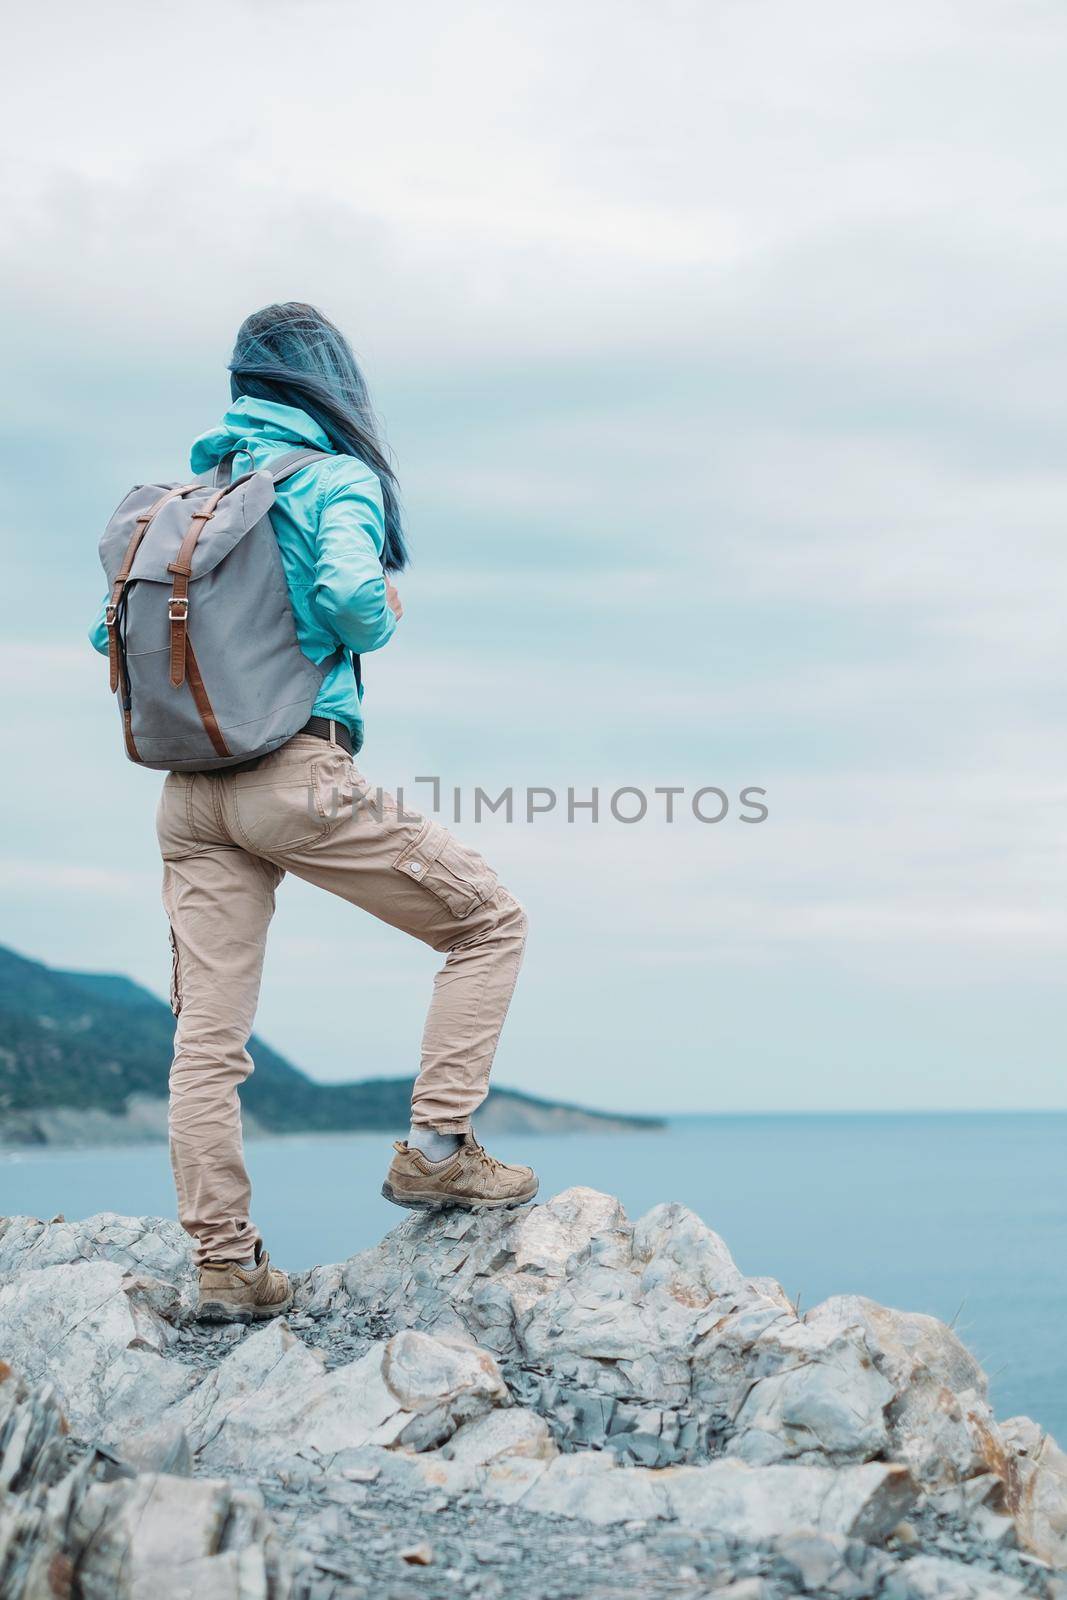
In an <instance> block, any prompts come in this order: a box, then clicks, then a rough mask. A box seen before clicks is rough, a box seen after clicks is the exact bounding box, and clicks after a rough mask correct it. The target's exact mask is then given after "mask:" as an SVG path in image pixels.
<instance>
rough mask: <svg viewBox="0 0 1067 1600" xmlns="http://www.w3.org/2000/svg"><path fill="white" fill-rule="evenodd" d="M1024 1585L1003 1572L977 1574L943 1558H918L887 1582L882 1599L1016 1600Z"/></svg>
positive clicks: (979, 1572)
mask: <svg viewBox="0 0 1067 1600" xmlns="http://www.w3.org/2000/svg"><path fill="white" fill-rule="evenodd" d="M1023 1593H1024V1589H1023V1585H1022V1584H1021V1583H1020V1582H1019V1581H1018V1580H1017V1579H1015V1578H1009V1577H1005V1576H1004V1574H1003V1573H999V1572H987V1571H985V1570H983V1569H979V1570H977V1571H975V1570H973V1569H971V1568H969V1567H966V1566H963V1565H961V1563H960V1562H958V1561H950V1560H948V1559H946V1558H945V1557H944V1556H925V1555H924V1556H915V1557H914V1559H913V1560H911V1561H908V1562H906V1563H905V1564H904V1566H902V1567H900V1568H899V1569H898V1571H896V1572H894V1573H893V1574H892V1575H891V1576H890V1577H889V1578H888V1579H887V1581H886V1583H885V1587H884V1588H883V1590H882V1596H883V1600H1016V1597H1017V1596H1019V1595H1021V1594H1023Z"/></svg>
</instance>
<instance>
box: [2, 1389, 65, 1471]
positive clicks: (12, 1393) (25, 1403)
mask: <svg viewBox="0 0 1067 1600" xmlns="http://www.w3.org/2000/svg"><path fill="white" fill-rule="evenodd" d="M66 1435H67V1421H66V1418H65V1417H64V1415H63V1413H62V1411H61V1410H60V1408H59V1405H58V1402H57V1400H56V1396H55V1391H54V1390H53V1389H52V1388H51V1387H50V1386H49V1385H45V1386H44V1387H43V1388H39V1389H35V1390H31V1389H30V1388H29V1387H28V1385H27V1384H25V1383H24V1382H23V1381H22V1379H21V1378H20V1377H18V1376H17V1375H16V1374H15V1373H13V1372H12V1371H11V1368H10V1367H9V1366H8V1365H7V1364H6V1362H3V1361H0V1493H8V1494H18V1493H21V1492H22V1491H23V1490H26V1489H29V1488H32V1487H34V1486H35V1485H38V1484H46V1485H47V1484H51V1483H54V1482H55V1480H56V1478H57V1477H59V1476H60V1474H61V1472H62V1471H63V1468H64V1464H65V1450H64V1441H65V1439H66Z"/></svg>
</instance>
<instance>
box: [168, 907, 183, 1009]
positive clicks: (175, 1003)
mask: <svg viewBox="0 0 1067 1600" xmlns="http://www.w3.org/2000/svg"><path fill="white" fill-rule="evenodd" d="M170 1009H171V1010H172V1011H173V1012H174V1015H175V1016H178V1015H179V1014H180V1012H181V1009H182V968H181V961H180V960H179V957H178V941H177V939H176V938H175V937H174V929H173V928H171V930H170Z"/></svg>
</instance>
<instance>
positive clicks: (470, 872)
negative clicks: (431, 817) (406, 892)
mask: <svg viewBox="0 0 1067 1600" xmlns="http://www.w3.org/2000/svg"><path fill="white" fill-rule="evenodd" d="M393 867H394V869H395V870H396V871H397V872H403V873H404V874H405V875H406V876H407V877H409V878H411V879H412V881H413V882H415V883H421V884H424V885H425V887H426V888H427V889H429V890H430V892H431V894H435V895H436V896H437V898H438V899H439V900H442V901H443V902H444V903H445V905H446V906H448V908H449V910H450V911H451V912H452V913H453V914H454V915H455V916H457V917H468V916H470V914H471V912H472V911H473V910H474V909H475V907H476V906H480V905H484V904H485V902H486V901H487V900H488V899H489V898H490V896H491V895H492V894H493V893H494V891H495V889H496V883H497V879H496V873H495V872H493V870H492V869H491V868H490V867H488V866H487V865H486V863H485V862H484V861H483V860H482V858H481V856H480V855H479V854H478V852H477V850H471V849H470V848H469V847H468V846H467V845H464V844H460V842H459V840H458V839H453V837H452V835H451V834H450V833H449V832H448V829H447V828H443V827H442V826H441V824H440V823H439V822H433V821H430V822H427V823H426V824H425V826H424V827H423V828H422V830H421V832H420V833H419V834H418V835H417V837H416V838H415V840H414V841H413V843H412V844H410V845H408V847H407V849H406V850H402V851H401V853H400V854H399V855H398V856H397V858H396V860H395V861H394V862H393Z"/></svg>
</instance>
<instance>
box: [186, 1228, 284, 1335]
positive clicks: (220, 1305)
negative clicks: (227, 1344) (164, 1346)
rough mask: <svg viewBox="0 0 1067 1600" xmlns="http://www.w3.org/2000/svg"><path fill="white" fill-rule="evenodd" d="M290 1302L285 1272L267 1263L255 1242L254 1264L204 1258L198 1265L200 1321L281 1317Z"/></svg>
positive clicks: (255, 1319)
mask: <svg viewBox="0 0 1067 1600" xmlns="http://www.w3.org/2000/svg"><path fill="white" fill-rule="evenodd" d="M292 1303H293V1291H292V1288H291V1287H290V1284H289V1279H288V1277H287V1275H286V1274H285V1273H284V1272H279V1271H278V1270H277V1269H276V1268H275V1267H272V1266H271V1264H270V1256H268V1254H267V1252H266V1251H265V1250H264V1248H263V1246H262V1245H261V1244H257V1245H256V1264H255V1266H254V1267H242V1266H241V1265H240V1264H239V1263H238V1262H236V1261H205V1262H204V1265H203V1266H202V1267H201V1268H200V1299H199V1301H198V1303H197V1307H196V1315H197V1318H198V1319H199V1321H201V1322H262V1321H265V1320H266V1319H267V1318H268V1317H278V1316H281V1314H282V1312H283V1311H288V1309H289V1307H290V1306H291V1305H292Z"/></svg>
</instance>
